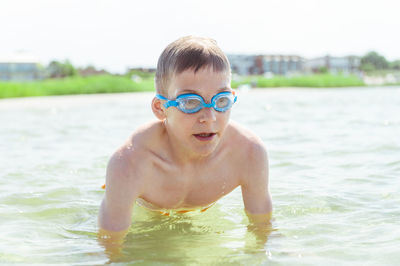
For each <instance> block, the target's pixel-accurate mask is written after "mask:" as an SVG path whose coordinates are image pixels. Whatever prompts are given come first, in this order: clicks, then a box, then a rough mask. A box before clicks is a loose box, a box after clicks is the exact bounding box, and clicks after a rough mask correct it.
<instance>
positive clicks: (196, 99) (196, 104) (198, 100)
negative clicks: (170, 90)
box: [156, 91, 237, 114]
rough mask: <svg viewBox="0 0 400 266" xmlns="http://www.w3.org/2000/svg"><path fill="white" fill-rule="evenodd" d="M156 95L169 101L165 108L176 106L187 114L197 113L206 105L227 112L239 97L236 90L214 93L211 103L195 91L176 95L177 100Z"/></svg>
mask: <svg viewBox="0 0 400 266" xmlns="http://www.w3.org/2000/svg"><path fill="white" fill-rule="evenodd" d="M156 97H157V98H158V99H160V100H166V101H167V102H166V103H164V107H165V108H169V107H171V106H174V107H176V108H178V109H179V110H181V111H182V112H184V113H186V114H193V113H197V112H198V111H200V110H201V109H203V108H204V107H207V108H211V107H212V108H214V109H215V110H216V111H218V112H226V111H227V110H229V109H230V108H231V107H232V105H233V104H234V103H235V102H236V99H237V96H235V94H234V92H230V91H223V92H220V93H218V94H216V95H214V97H212V99H211V103H206V102H205V101H204V99H203V97H201V96H200V95H198V94H194V93H188V94H181V95H179V96H178V97H176V100H169V99H167V98H165V97H164V96H162V95H160V94H157V95H156Z"/></svg>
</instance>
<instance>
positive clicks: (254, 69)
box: [228, 55, 304, 75]
mask: <svg viewBox="0 0 400 266" xmlns="http://www.w3.org/2000/svg"><path fill="white" fill-rule="evenodd" d="M228 60H229V62H230V64H231V69H232V72H234V73H237V74H239V75H263V74H267V73H272V74H275V75H288V74H291V73H297V72H302V71H303V69H304V59H303V58H302V57H300V56H297V55H228Z"/></svg>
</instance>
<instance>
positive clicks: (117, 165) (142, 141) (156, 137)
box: [108, 122, 163, 176]
mask: <svg viewBox="0 0 400 266" xmlns="http://www.w3.org/2000/svg"><path fill="white" fill-rule="evenodd" d="M162 135H163V126H162V124H161V122H151V123H147V124H145V125H142V126H141V127H139V128H138V129H137V130H135V132H133V133H132V135H131V136H130V137H129V138H128V140H127V141H126V142H125V143H124V144H123V145H122V146H121V147H119V148H118V149H117V150H116V151H115V152H114V154H113V155H112V156H111V158H110V160H109V163H108V168H109V169H110V170H111V171H113V172H115V171H117V172H124V173H125V176H127V175H128V173H135V172H137V171H138V170H140V168H141V167H146V166H147V164H148V162H149V159H150V158H152V157H153V156H151V155H152V154H153V153H154V150H155V147H157V146H162V143H161V139H162V137H161V136H162ZM133 169H134V170H135V171H132V170H133Z"/></svg>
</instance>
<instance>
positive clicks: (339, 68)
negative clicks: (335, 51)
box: [305, 55, 361, 73]
mask: <svg viewBox="0 0 400 266" xmlns="http://www.w3.org/2000/svg"><path fill="white" fill-rule="evenodd" d="M360 63H361V58H360V57H358V56H344V57H334V56H329V55H327V56H324V57H318V58H314V59H309V60H307V61H306V62H305V70H306V71H307V72H321V70H322V69H325V70H327V71H328V72H331V73H341V72H342V73H358V72H359V69H360Z"/></svg>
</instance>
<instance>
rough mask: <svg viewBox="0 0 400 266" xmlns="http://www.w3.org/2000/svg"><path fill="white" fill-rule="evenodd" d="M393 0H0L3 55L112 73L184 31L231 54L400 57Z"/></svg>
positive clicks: (152, 54) (138, 62) (144, 62)
mask: <svg viewBox="0 0 400 266" xmlns="http://www.w3.org/2000/svg"><path fill="white" fill-rule="evenodd" d="M399 10H400V1H398V0H334V1H332V0H264V1H263V0H246V1H237V0H201V1H190V0H186V1H185V0H164V1H163V0H142V1H136V0H0V55H9V54H13V53H15V52H24V53H27V54H30V55H35V56H36V57H37V58H39V60H40V62H41V63H42V64H44V65H46V64H47V63H48V62H49V61H50V60H61V61H62V60H65V59H69V60H70V61H71V62H72V64H73V65H75V66H79V67H84V66H87V65H94V66H95V67H97V68H104V69H106V70H108V71H111V72H113V73H123V72H125V71H126V69H127V68H128V67H155V66H156V64H157V60H158V57H159V55H160V54H161V52H162V50H163V49H164V48H165V47H166V46H167V45H168V44H169V43H171V42H172V41H174V40H176V39H178V38H179V37H182V36H187V35H196V36H205V37H211V38H213V39H215V40H216V41H217V43H218V45H219V46H220V47H221V48H222V50H223V51H224V52H225V53H228V54H285V55H300V56H303V57H305V58H313V57H319V56H325V55H327V54H329V55H332V56H346V55H359V56H362V55H364V54H366V53H367V52H369V51H372V50H375V51H377V52H378V53H380V54H382V55H383V56H385V57H386V58H387V59H388V60H395V59H400V34H399V31H400V30H399V29H400V17H399V15H398V14H399Z"/></svg>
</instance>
